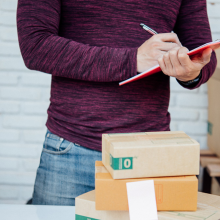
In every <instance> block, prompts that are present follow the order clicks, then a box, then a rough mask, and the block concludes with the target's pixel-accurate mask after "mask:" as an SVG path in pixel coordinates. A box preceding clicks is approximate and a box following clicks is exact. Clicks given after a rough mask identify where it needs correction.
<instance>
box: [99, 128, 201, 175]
mask: <svg viewBox="0 0 220 220" xmlns="http://www.w3.org/2000/svg"><path fill="white" fill-rule="evenodd" d="M199 156H200V146H199V143H198V142H197V141H195V140H193V139H191V138H190V137H189V136H188V135H186V134H185V133H184V132H182V131H176V132H170V131H166V132H141V133H128V134H103V135H102V162H103V164H104V165H105V167H106V168H107V170H108V171H109V172H110V173H111V175H112V177H113V179H126V178H143V177H159V176H182V175H198V174H199Z"/></svg>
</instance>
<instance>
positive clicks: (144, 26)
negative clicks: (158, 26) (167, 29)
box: [140, 23, 158, 35]
mask: <svg viewBox="0 0 220 220" xmlns="http://www.w3.org/2000/svg"><path fill="white" fill-rule="evenodd" d="M140 26H141V27H142V28H143V29H144V30H145V31H147V32H149V33H150V34H152V35H155V34H158V33H157V32H156V31H154V30H153V29H151V28H150V27H148V26H147V25H145V24H143V23H141V24H140Z"/></svg>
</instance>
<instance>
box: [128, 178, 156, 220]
mask: <svg viewBox="0 0 220 220" xmlns="http://www.w3.org/2000/svg"><path fill="white" fill-rule="evenodd" d="M126 185H127V195H128V206H129V215H130V220H137V219H138V220H158V216H157V204H156V197H155V190H154V181H153V180H146V181H139V182H131V183H127V184H126Z"/></svg>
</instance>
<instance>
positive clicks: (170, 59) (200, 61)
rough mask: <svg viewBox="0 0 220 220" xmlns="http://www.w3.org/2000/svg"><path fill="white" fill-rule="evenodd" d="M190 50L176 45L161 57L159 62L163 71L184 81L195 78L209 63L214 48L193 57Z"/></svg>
mask: <svg viewBox="0 0 220 220" xmlns="http://www.w3.org/2000/svg"><path fill="white" fill-rule="evenodd" d="M188 51H189V50H188V49H187V48H186V47H176V48H173V49H172V50H170V51H169V52H167V53H166V54H164V55H163V57H160V58H159V59H158V63H159V65H160V68H161V70H162V71H163V73H164V74H166V75H168V76H172V77H176V78H177V79H178V80H180V81H183V82H187V81H190V80H193V79H195V78H196V77H197V76H198V75H199V74H200V71H201V69H202V68H203V67H204V66H205V65H206V64H207V63H209V61H210V58H211V53H212V49H210V48H208V49H206V50H204V51H203V53H202V54H198V55H194V56H193V57H192V58H191V59H190V58H189V56H188V55H187V52H188Z"/></svg>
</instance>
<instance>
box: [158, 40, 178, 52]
mask: <svg viewBox="0 0 220 220" xmlns="http://www.w3.org/2000/svg"><path fill="white" fill-rule="evenodd" d="M174 48H180V46H179V45H178V44H176V43H168V42H161V43H160V45H159V49H160V50H162V51H166V52H168V51H170V50H172V49H174Z"/></svg>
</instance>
